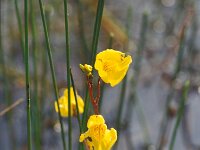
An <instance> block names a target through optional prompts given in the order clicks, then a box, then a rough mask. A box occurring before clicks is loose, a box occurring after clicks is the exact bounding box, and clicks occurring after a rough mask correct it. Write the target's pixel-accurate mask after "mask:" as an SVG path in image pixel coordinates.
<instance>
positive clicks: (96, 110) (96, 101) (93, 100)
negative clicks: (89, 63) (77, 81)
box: [87, 76, 101, 115]
mask: <svg viewBox="0 0 200 150" xmlns="http://www.w3.org/2000/svg"><path fill="white" fill-rule="evenodd" d="M87 82H88V89H89V96H90V100H91V103H92V105H93V108H94V113H95V114H97V115H98V114H99V98H100V95H101V93H100V90H101V78H100V77H99V79H98V85H97V96H96V97H95V98H94V97H93V83H92V79H91V78H90V77H88V76H87Z"/></svg>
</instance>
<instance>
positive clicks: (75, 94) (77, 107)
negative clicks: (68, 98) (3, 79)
mask: <svg viewBox="0 0 200 150" xmlns="http://www.w3.org/2000/svg"><path fill="white" fill-rule="evenodd" d="M70 75H71V81H72V87H73V91H74V96H75V101H76V113H77V120H78V124H79V130H80V133H82V128H81V118H80V113H79V106H78V100H77V93H76V88H75V84H74V79H73V75H72V70H71V69H70Z"/></svg>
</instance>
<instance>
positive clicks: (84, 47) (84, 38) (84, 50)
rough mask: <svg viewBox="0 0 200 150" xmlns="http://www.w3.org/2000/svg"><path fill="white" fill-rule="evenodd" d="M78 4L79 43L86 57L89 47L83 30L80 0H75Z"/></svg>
mask: <svg viewBox="0 0 200 150" xmlns="http://www.w3.org/2000/svg"><path fill="white" fill-rule="evenodd" d="M76 1H77V5H78V22H79V32H80V38H81V43H82V45H83V52H84V56H85V58H88V55H87V54H89V49H88V45H87V42H86V37H85V32H84V22H83V8H82V4H81V1H80V0H76Z"/></svg>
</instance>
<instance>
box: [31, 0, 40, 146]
mask: <svg viewBox="0 0 200 150" xmlns="http://www.w3.org/2000/svg"><path fill="white" fill-rule="evenodd" d="M30 23H31V31H32V56H33V70H34V79H33V81H34V83H33V84H34V92H33V101H32V104H33V105H32V107H33V113H32V114H33V115H32V118H33V120H35V121H34V122H33V133H34V142H35V147H36V149H37V150H40V149H41V135H40V132H41V131H40V128H41V123H40V109H39V99H38V77H37V75H38V74H37V43H36V37H37V36H36V27H35V15H34V3H33V0H30Z"/></svg>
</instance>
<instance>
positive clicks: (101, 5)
mask: <svg viewBox="0 0 200 150" xmlns="http://www.w3.org/2000/svg"><path fill="white" fill-rule="evenodd" d="M103 8H104V0H99V1H98V6H97V13H96V20H95V24H94V31H93V40H92V54H91V60H90V63H91V65H92V66H94V61H95V55H96V53H97V45H98V39H99V32H100V27H101V20H102V14H103ZM88 98H89V97H88V89H87V90H86V95H85V107H84V113H83V119H82V129H83V131H85V130H86V121H87V115H88V110H89V104H90V101H89V99H88Z"/></svg>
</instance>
